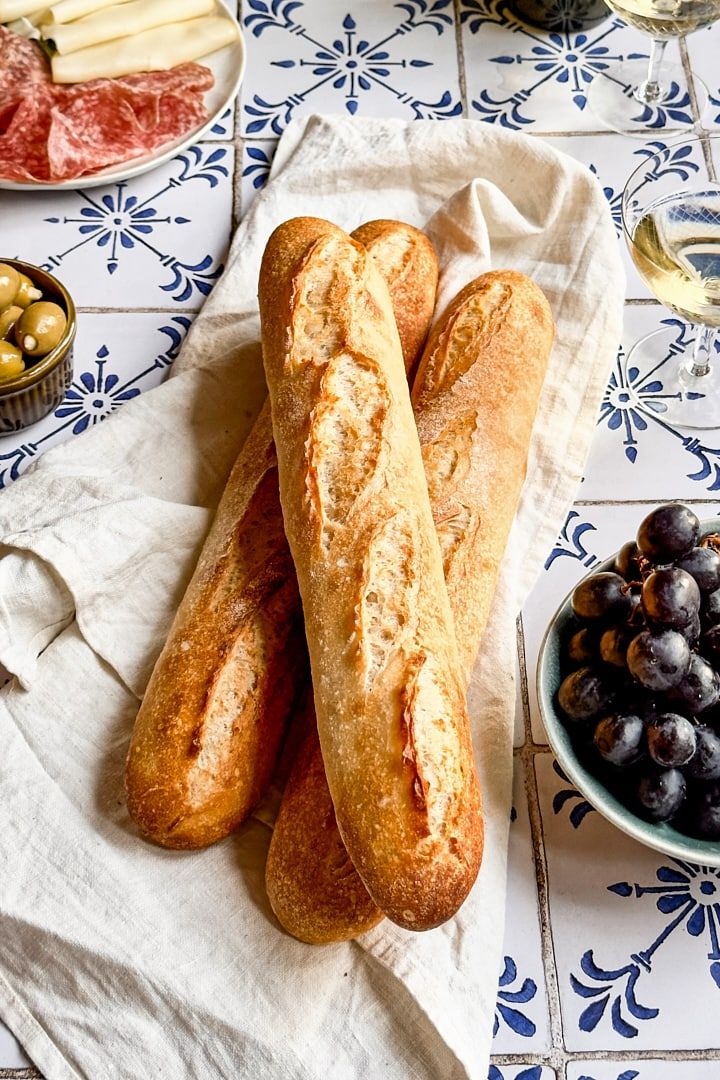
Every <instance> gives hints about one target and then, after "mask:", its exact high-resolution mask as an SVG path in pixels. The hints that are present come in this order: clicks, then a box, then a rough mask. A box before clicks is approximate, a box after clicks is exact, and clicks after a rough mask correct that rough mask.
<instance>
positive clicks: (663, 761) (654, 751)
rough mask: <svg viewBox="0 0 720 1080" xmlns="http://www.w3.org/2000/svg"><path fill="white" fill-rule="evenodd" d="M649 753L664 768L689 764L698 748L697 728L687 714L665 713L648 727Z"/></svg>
mask: <svg viewBox="0 0 720 1080" xmlns="http://www.w3.org/2000/svg"><path fill="white" fill-rule="evenodd" d="M647 744H648V753H649V754H650V757H651V758H652V759H653V761H654V762H655V763H656V764H657V765H662V767H663V768H664V769H672V768H680V766H681V765H687V763H688V761H690V759H691V758H692V756H693V754H694V753H695V751H696V749H697V739H696V738H695V728H694V727H693V725H692V724H691V723H690V721H689V720H688V719H687V717H685V716H678V714H677V713H663V714H662V715H661V716H658V717H656V718H655V720H653V721H652V722H651V723H650V724H648V728H647Z"/></svg>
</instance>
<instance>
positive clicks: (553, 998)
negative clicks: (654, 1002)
mask: <svg viewBox="0 0 720 1080" xmlns="http://www.w3.org/2000/svg"><path fill="white" fill-rule="evenodd" d="M516 647H517V655H518V665H519V668H520V680H521V682H520V685H521V699H522V709H523V726H524V729H525V738H524V740H523V744H522V746H521V747H520V752H519V755H518V756H519V757H520V759H521V761H522V762H523V766H524V771H525V798H526V799H527V806H528V818H529V820H530V839H531V844H532V853H533V864H534V869H535V885H536V888H537V904H538V919H539V923H540V947H541V953H542V960H543V970H544V974H545V987H546V992H547V1008H548V1020H549V1026H550V1042H551V1047H552V1051H551V1056H552V1058H553V1060H554V1061H556V1062H557V1064H558V1065H560V1064H561V1063H562V1062H563V1061H564V1057H563V1055H564V1052H565V1042H564V1038H563V1026H562V1012H561V1006H560V988H559V984H558V971H557V962H556V960H555V943H554V940H553V934H552V920H551V916H550V889H549V884H548V869H547V859H546V856H545V842H544V838H543V830H542V820H541V817H540V798H539V795H538V789H537V777H536V775H535V755H534V746H535V742H534V739H533V733H532V724H531V719H530V696H529V693H528V671H527V657H526V653H525V631H524V627H523V619H522V613H521V614H520V615H518V618H517V622H516Z"/></svg>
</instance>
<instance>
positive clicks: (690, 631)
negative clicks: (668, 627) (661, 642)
mask: <svg viewBox="0 0 720 1080" xmlns="http://www.w3.org/2000/svg"><path fill="white" fill-rule="evenodd" d="M701 633H702V623H701V622H700V616H699V615H693V616H692V618H691V619H690V622H689V623H688V624H687V626H679V627H678V634H682V636H683V637H684V638H685V640H686V641H687V643H688V645H689V646H690V647H691V648H693V646H695V645H697V643H698V641H699V640H700V634H701Z"/></svg>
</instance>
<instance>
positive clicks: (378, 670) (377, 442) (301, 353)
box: [259, 218, 483, 929]
mask: <svg viewBox="0 0 720 1080" xmlns="http://www.w3.org/2000/svg"><path fill="white" fill-rule="evenodd" d="M259 301H260V317H261V326H262V345H263V359H264V363H265V374H266V378H267V382H268V389H269V393H270V402H271V407H272V419H273V431H274V435H275V446H276V451H277V459H278V473H279V478H280V502H281V504H282V508H283V518H284V522H285V532H286V535H287V538H288V542H289V545H290V550H291V552H292V556H293V561H294V563H295V569H296V572H297V576H298V583H299V586H300V593H301V596H302V602H303V613H304V618H305V631H306V638H307V641H308V650H309V653H310V663H311V669H312V676H313V688H314V696H315V708H316V714H317V721H318V732H319V736H320V743H321V746H322V754H323V760H324V763H325V769H326V773H327V778H328V783H329V788H330V792H331V795H332V801H333V805H334V808H335V813H336V816H337V821H338V825H339V828H340V832H341V835H342V837H343V841H344V843H345V845H346V847H347V849H348V852H349V854H350V857H351V858H352V861H353V863H354V865H355V867H356V869H357V870H358V872H359V874H360V876H361V878H362V879H363V882H364V883H365V885H366V887H367V889H368V892H369V893H370V895H371V896H372V898H373V900H374V901H375V902H376V903H377V905H378V907H379V908H380V909H381V910H382V911H383V912H384V913H385V914H386V915H387V916H388V917H389V918H391V919H393V920H394V921H395V922H398V923H399V924H400V925H402V926H405V927H408V928H411V929H426V928H429V927H431V926H435V925H437V924H438V923H440V922H443V921H444V920H445V919H447V918H449V917H450V916H451V915H452V914H453V913H454V912H455V911H456V910H457V908H458V907H459V906H460V904H461V903H462V901H463V900H464V898H465V896H466V895H467V893H468V891H469V889H470V887H471V886H472V883H473V882H474V880H475V877H476V875H477V871H478V868H479V865H480V858H481V854H482V840H483V829H482V815H481V811H480V790H479V784H478V780H477V774H476V771H475V765H474V760H473V754H472V746H471V741H470V730H469V724H468V718H467V710H466V706H465V701H464V685H463V679H462V675H461V667H460V662H459V658H458V654H457V647H456V645H455V638H454V631H453V624H452V615H451V613H450V606H449V603H448V599H447V593H446V590H445V584H444V580H443V570H442V560H441V555H440V550H439V546H438V542H437V537H436V535H435V530H434V526H433V521H432V515H431V511H430V504H429V500H428V494H427V487H426V483H425V477H424V472H423V464H422V457H421V454H420V446H419V443H418V437H417V431H416V428H415V423H414V420H413V414H412V408H411V405H410V398H409V394H408V390H407V383H406V379H405V371H404V366H403V359H402V352H401V347H400V340H399V337H398V332H397V328H396V326H395V322H394V317H393V312H392V307H391V303H390V297H389V293H388V289H387V286H386V284H385V282H384V281H383V279H382V277H381V275H380V274H379V272H378V271H377V269H376V267H375V266H374V264H373V262H372V259H371V258H370V256H368V254H367V252H366V251H365V249H364V248H363V247H362V246H361V245H360V244H358V243H357V242H355V241H353V240H351V238H350V237H349V236H347V235H346V234H345V233H343V232H342V230H340V229H338V228H337V227H336V226H334V225H331V224H330V223H329V222H325V221H322V220H320V219H315V218H296V219H294V220H292V221H289V222H286V223H285V224H284V225H281V226H280V227H279V228H278V229H276V230H275V232H274V233H273V235H272V236H271V237H270V240H269V241H268V244H267V247H266V249H265V253H264V256H263V261H262V266H261V270H260V285H259Z"/></svg>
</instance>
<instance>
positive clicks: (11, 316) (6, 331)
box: [0, 304, 22, 341]
mask: <svg viewBox="0 0 720 1080" xmlns="http://www.w3.org/2000/svg"><path fill="white" fill-rule="evenodd" d="M21 315H22V308H21V307H18V306H17V304H11V305H10V307H6V308H5V310H4V311H0V340H2V341H5V340H7V339H8V338H9V337H10V335H11V334H12V332H13V330H14V328H15V323H16V322H17V321H18V319H19V318H20V316H21Z"/></svg>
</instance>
